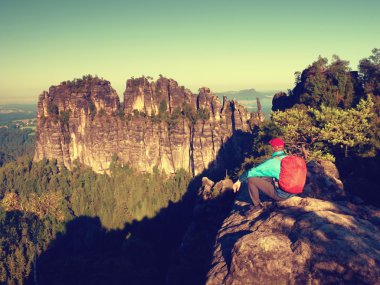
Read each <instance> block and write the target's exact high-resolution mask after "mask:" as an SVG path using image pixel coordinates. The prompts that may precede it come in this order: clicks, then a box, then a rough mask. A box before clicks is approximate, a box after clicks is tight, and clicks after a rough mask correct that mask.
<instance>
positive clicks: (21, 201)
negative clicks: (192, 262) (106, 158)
mask: <svg viewBox="0 0 380 285" xmlns="http://www.w3.org/2000/svg"><path fill="white" fill-rule="evenodd" d="M272 110H273V112H272V113H271V119H270V120H267V121H265V122H263V123H261V124H260V125H258V126H256V127H255V128H253V129H252V138H253V147H252V150H251V151H250V152H249V153H247V154H246V158H245V161H244V162H243V163H242V165H241V166H239V167H237V168H235V169H232V170H230V171H228V172H227V175H228V176H229V177H233V178H236V177H237V175H239V173H241V172H242V171H243V170H244V169H246V168H248V167H252V166H254V165H256V164H257V163H259V162H261V161H263V160H264V159H265V158H266V157H268V155H269V154H270V149H269V147H268V145H267V142H268V141H269V140H270V139H271V138H273V137H275V136H281V137H282V138H284V140H285V142H286V146H287V151H288V153H296V154H299V155H302V156H303V157H305V158H306V160H307V161H311V160H321V159H323V160H331V161H335V163H336V165H337V166H338V168H339V170H340V173H341V176H342V179H343V181H344V184H345V187H346V190H348V191H351V192H352V193H355V194H357V195H359V196H360V197H362V199H364V200H365V202H367V203H371V204H373V205H376V206H379V205H380V201H379V197H378V195H376V193H375V191H374V189H379V188H380V185H379V182H378V181H377V180H376V176H377V174H378V173H379V171H380V169H379V167H380V160H379V149H380V128H379V127H380V49H374V50H373V51H372V54H371V55H370V56H369V57H368V58H364V59H362V60H361V61H360V62H359V65H358V71H352V70H351V69H350V68H349V62H348V61H345V60H342V59H340V58H339V57H338V56H334V57H333V59H332V61H331V63H329V62H328V60H327V59H326V58H323V57H319V58H318V59H317V60H316V61H315V62H313V63H312V64H310V65H309V66H308V67H307V68H306V69H305V70H303V71H302V72H296V73H295V86H294V88H293V89H292V90H289V91H288V92H287V93H285V92H280V93H277V94H275V95H274V98H273V107H272ZM199 116H201V117H202V116H203V117H207V112H205V113H204V114H199ZM0 132H1V133H0V166H1V167H0V200H1V201H0V232H1V236H0V283H6V284H36V283H37V281H38V284H72V283H84V284H104V283H106V282H108V283H110V284H127V283H128V284H164V283H165V275H166V273H167V271H168V266H169V264H170V261H171V260H174V259H175V256H176V254H177V250H178V248H179V246H180V243H181V240H182V237H183V235H184V233H185V231H186V229H187V227H188V226H189V223H190V221H191V218H192V215H193V213H192V210H193V207H194V201H195V198H196V195H197V189H198V187H199V178H200V177H196V178H193V177H191V176H190V175H189V174H188V173H187V172H186V171H184V170H179V171H177V173H175V174H174V175H169V174H166V173H164V172H161V171H159V170H158V169H155V170H154V171H153V173H138V172H137V171H135V170H134V169H133V165H124V166H122V165H121V164H119V163H118V161H117V159H114V161H113V163H112V165H111V168H110V170H111V174H110V175H107V174H103V175H102V174H96V173H95V172H93V171H92V170H91V169H90V168H87V167H85V166H83V165H80V164H79V163H77V164H76V166H75V167H74V169H73V170H72V171H69V170H68V169H66V168H65V167H64V166H63V165H59V164H58V163H57V161H54V160H50V161H47V160H44V161H40V162H38V163H35V162H33V159H32V156H33V147H34V137H33V136H29V133H28V131H27V130H23V131H21V130H10V129H9V130H8V129H0ZM217 178H219V179H220V178H223V177H217Z"/></svg>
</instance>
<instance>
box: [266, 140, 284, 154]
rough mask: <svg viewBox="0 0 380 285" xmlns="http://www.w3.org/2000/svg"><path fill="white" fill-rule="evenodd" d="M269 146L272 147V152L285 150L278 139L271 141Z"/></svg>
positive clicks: (282, 142) (282, 143)
mask: <svg viewBox="0 0 380 285" xmlns="http://www.w3.org/2000/svg"><path fill="white" fill-rule="evenodd" d="M269 144H270V145H271V146H272V149H273V152H276V151H280V150H284V148H285V143H284V141H283V140H282V139H280V138H274V139H271V140H270V141H269Z"/></svg>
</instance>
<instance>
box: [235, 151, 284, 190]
mask: <svg viewBox="0 0 380 285" xmlns="http://www.w3.org/2000/svg"><path fill="white" fill-rule="evenodd" d="M280 167H281V166H280V161H279V160H278V159H275V158H270V159H268V160H266V161H264V162H263V163H261V164H259V165H258V166H256V167H254V168H251V169H249V170H247V171H245V172H244V173H243V174H242V175H240V177H239V179H238V180H237V181H236V182H235V183H234V185H233V187H232V188H233V190H234V192H237V191H239V189H240V186H241V183H242V182H245V181H247V180H248V178H250V177H264V176H265V177H273V178H276V179H278V176H279V173H280Z"/></svg>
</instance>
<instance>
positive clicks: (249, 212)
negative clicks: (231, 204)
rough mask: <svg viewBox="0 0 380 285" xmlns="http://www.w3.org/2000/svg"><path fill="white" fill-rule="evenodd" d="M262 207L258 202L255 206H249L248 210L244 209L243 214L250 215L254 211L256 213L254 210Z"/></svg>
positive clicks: (256, 210)
mask: <svg viewBox="0 0 380 285" xmlns="http://www.w3.org/2000/svg"><path fill="white" fill-rule="evenodd" d="M263 208H264V207H263V205H261V203H260V204H258V205H257V206H253V207H250V208H249V210H248V211H246V212H245V213H244V215H245V216H246V217H248V216H251V215H253V214H254V213H256V212H258V211H260V210H262V209H263Z"/></svg>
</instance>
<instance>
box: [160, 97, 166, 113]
mask: <svg viewBox="0 0 380 285" xmlns="http://www.w3.org/2000/svg"><path fill="white" fill-rule="evenodd" d="M167 104H168V103H167V101H166V99H162V100H161V102H160V106H159V108H158V113H159V114H160V113H165V112H166V111H167V109H168V106H167Z"/></svg>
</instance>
